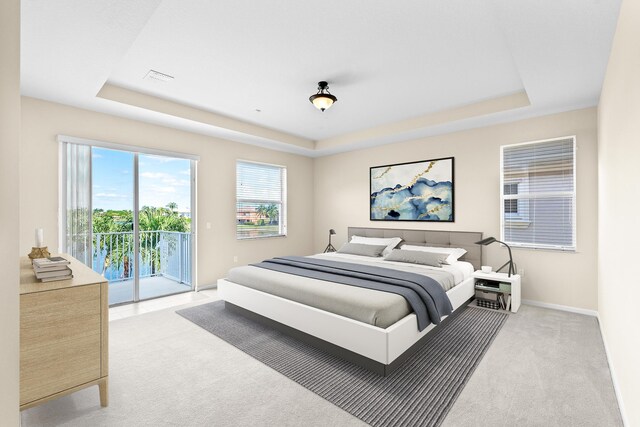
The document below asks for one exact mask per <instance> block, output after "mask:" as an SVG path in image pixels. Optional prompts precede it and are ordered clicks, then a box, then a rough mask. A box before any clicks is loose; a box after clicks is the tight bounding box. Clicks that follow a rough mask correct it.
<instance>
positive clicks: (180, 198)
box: [138, 154, 192, 299]
mask: <svg viewBox="0 0 640 427" xmlns="http://www.w3.org/2000/svg"><path fill="white" fill-rule="evenodd" d="M138 177H139V185H138V188H139V191H138V206H139V209H138V212H139V214H138V218H139V221H138V223H139V230H140V231H139V240H138V242H139V252H140V257H139V258H140V287H139V298H140V299H147V298H155V297H158V296H162V295H168V294H174V293H178V292H184V291H189V290H191V264H192V262H191V260H192V256H191V162H190V161H189V160H185V159H177V158H174V157H160V156H151V155H146V154H140V155H139V162H138Z"/></svg>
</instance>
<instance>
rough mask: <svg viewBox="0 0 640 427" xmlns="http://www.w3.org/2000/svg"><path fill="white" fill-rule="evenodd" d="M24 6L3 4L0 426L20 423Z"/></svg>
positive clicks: (0, 32) (0, 4) (0, 8)
mask: <svg viewBox="0 0 640 427" xmlns="http://www.w3.org/2000/svg"><path fill="white" fill-rule="evenodd" d="M19 147H20V1H19V0H3V1H2V2H0V200H1V201H2V202H1V204H0V236H1V237H0V240H1V242H2V244H0V271H2V283H0V424H2V425H6V426H15V425H18V424H19V418H18V406H19V403H18V396H19V384H18V382H19V377H18V375H19V331H20V329H19V322H20V320H19V307H20V304H19V297H18V292H19V286H18V284H19V279H18V277H19V272H18V265H19V263H18V254H19V252H18V233H17V230H18V223H19V220H20V216H19V211H18V208H17V207H18V205H19V174H18V156H19Z"/></svg>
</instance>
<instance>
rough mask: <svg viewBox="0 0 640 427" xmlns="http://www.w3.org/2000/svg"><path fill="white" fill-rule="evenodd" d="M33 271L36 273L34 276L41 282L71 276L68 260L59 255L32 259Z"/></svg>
mask: <svg viewBox="0 0 640 427" xmlns="http://www.w3.org/2000/svg"><path fill="white" fill-rule="evenodd" d="M33 271H34V272H35V273H36V278H38V279H40V281H42V282H53V281H55V280H66V279H71V278H72V277H73V272H72V271H71V268H69V261H67V260H66V259H64V258H62V257H59V256H55V257H50V258H37V259H34V260H33Z"/></svg>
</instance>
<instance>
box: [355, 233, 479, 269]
mask: <svg viewBox="0 0 640 427" xmlns="http://www.w3.org/2000/svg"><path fill="white" fill-rule="evenodd" d="M348 234H349V240H351V236H364V237H401V238H402V240H404V242H403V244H407V245H420V246H439V247H443V248H463V249H466V250H467V253H466V254H464V256H463V257H462V258H460V260H461V261H467V262H470V263H471V264H473V267H474V268H475V269H476V270H479V269H480V266H481V265H482V246H480V245H476V244H475V242H477V241H479V240H482V233H481V232H475V231H426V230H399V229H396V228H366V227H349V229H348Z"/></svg>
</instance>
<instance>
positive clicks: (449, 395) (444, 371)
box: [177, 301, 509, 426]
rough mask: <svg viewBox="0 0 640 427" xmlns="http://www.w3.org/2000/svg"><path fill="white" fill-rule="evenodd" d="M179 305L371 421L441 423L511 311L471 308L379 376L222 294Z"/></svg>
mask: <svg viewBox="0 0 640 427" xmlns="http://www.w3.org/2000/svg"><path fill="white" fill-rule="evenodd" d="M177 313H178V314H180V315H181V316H183V317H184V318H186V319H188V320H190V321H192V322H193V323H195V324H196V325H198V326H200V327H202V328H204V329H205V330H207V331H209V332H211V333H212V334H214V335H217V336H218V337H220V338H222V339H223V340H225V341H227V342H228V343H229V344H231V345H233V346H235V347H237V348H239V349H240V350H242V351H244V352H245V353H247V354H249V355H250V356H252V357H254V358H255V359H257V360H259V361H261V362H262V363H264V364H265V365H267V366H270V367H271V368H273V369H275V370H276V371H278V372H280V373H281V374H283V375H285V376H287V377H289V378H290V379H292V380H293V381H296V382H297V383H299V384H301V385H302V386H304V387H306V388H307V389H309V390H311V391H313V392H314V393H316V394H318V395H319V396H321V397H323V398H325V399H326V400H328V401H329V402H331V403H333V404H334V405H336V406H338V407H340V408H342V409H344V410H345V411H347V412H349V413H351V414H353V415H354V416H356V417H358V418H360V419H361V420H363V421H364V422H366V423H368V424H370V425H372V426H438V425H440V424H441V423H442V421H443V420H444V418H445V417H446V415H447V413H448V412H449V409H450V408H451V406H452V405H453V403H454V402H455V400H456V398H457V397H458V395H459V394H460V392H461V391H462V389H463V388H464V385H465V384H466V382H467V381H468V379H469V377H470V376H471V374H472V373H473V371H474V370H475V368H476V366H477V365H478V363H479V362H480V360H481V359H482V356H483V355H484V353H485V352H486V351H487V349H488V348H489V345H490V344H491V342H492V341H493V339H494V338H495V336H496V335H497V333H498V332H499V331H500V328H501V327H502V325H503V324H504V322H505V321H506V319H507V317H508V316H509V315H508V314H506V313H504V312H498V311H489V310H483V309H477V308H467V309H466V310H464V311H463V312H462V313H460V315H458V316H456V317H455V318H453V319H451V321H450V322H449V323H447V324H446V325H443V326H442V327H438V328H436V329H434V330H433V331H432V332H431V334H433V337H432V339H431V340H430V341H429V342H427V343H426V344H425V345H424V346H423V347H422V348H421V349H420V350H419V351H418V352H417V353H416V354H415V355H413V356H412V357H411V358H410V359H409V360H408V361H407V362H406V363H405V364H404V365H403V366H402V367H400V368H399V369H398V370H397V371H396V372H394V373H393V374H392V375H390V376H388V377H382V376H379V375H377V374H374V373H372V372H370V371H367V370H365V369H363V368H360V367H358V366H356V365H353V364H351V363H349V362H346V361H343V360H341V359H339V358H336V357H334V356H330V355H328V354H326V353H324V352H322V351H321V350H317V349H316V348H314V347H312V346H309V345H307V344H304V343H302V342H300V341H298V340H296V339H294V338H291V337H289V336H288V335H285V334H283V333H281V332H278V331H276V330H274V329H271V328H269V327H267V326H264V325H262V324H259V323H257V322H254V321H252V320H249V319H247V318H245V317H243V316H241V315H238V314H235V313H231V312H229V311H228V310H225V309H224V303H223V302H222V301H216V302H213V303H209V304H203V305H199V306H196V307H192V308H187V309H183V310H180V311H178V312H177Z"/></svg>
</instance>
